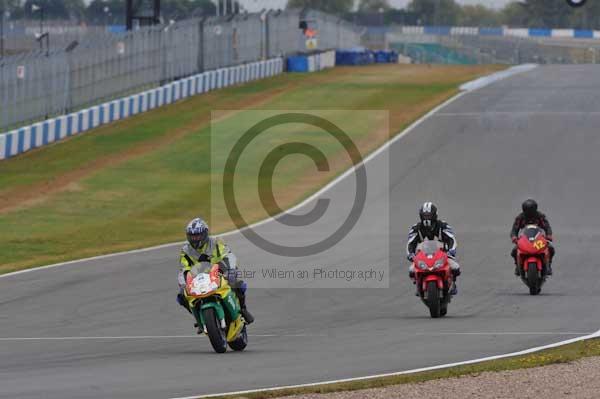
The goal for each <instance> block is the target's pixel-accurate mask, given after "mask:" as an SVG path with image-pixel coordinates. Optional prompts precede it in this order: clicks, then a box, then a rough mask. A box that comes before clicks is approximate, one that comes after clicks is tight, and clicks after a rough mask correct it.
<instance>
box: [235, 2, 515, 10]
mask: <svg viewBox="0 0 600 399" xmlns="http://www.w3.org/2000/svg"><path fill="white" fill-rule="evenodd" d="M324 1H327V0H324ZM510 1H511V0H456V2H457V3H461V4H484V5H486V6H488V7H494V8H501V7H502V6H504V5H505V4H506V3H509V2H510ZM389 2H390V4H391V5H392V6H394V7H398V8H401V7H404V6H406V5H407V4H408V3H409V2H410V0H389ZM240 3H242V4H244V5H245V7H246V9H248V11H258V10H262V9H263V8H284V7H285V5H286V3H287V0H240Z"/></svg>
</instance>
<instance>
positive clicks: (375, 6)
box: [358, 0, 392, 12]
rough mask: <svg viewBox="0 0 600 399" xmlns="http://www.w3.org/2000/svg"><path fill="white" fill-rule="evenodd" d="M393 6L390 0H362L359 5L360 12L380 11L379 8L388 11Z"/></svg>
mask: <svg viewBox="0 0 600 399" xmlns="http://www.w3.org/2000/svg"><path fill="white" fill-rule="evenodd" d="M391 8H392V7H391V6H390V3H389V2H388V0H361V1H360V4H359V5H358V12H379V10H383V11H388V10H390V9H391Z"/></svg>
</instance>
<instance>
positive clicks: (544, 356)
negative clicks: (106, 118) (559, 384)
mask: <svg viewBox="0 0 600 399" xmlns="http://www.w3.org/2000/svg"><path fill="white" fill-rule="evenodd" d="M591 356H600V339H590V340H585V341H579V342H576V343H573V344H569V345H564V346H560V347H557V348H552V349H547V350H544V351H540V352H536V353H532V354H529V355H524V356H515V357H509V358H505V359H499V360H491V361H486V362H482V363H476V364H471V365H466V366H457V367H451V368H447V369H440V370H435V371H427V372H421V373H414V374H404V375H398V376H392V377H383V378H373V379H367V380H361V381H353V382H343V383H335V384H323V385H317V386H312V387H303V388H290V389H281V390H272V391H264V392H256V393H247V394H243V395H224V396H219V397H218V398H222V399H225V398H248V399H267V398H279V397H285V396H291V395H307V394H320V393H332V392H342V391H357V390H363V389H370V388H382V387H387V386H391V385H401V384H411V383H419V382H424V381H431V380H438V379H444V378H453V377H460V376H467V375H477V374H480V373H484V372H497V371H506V370H517V369H523V368H532V367H541V366H548V365H551V364H558V363H568V362H573V361H575V360H578V359H581V358H584V357H591Z"/></svg>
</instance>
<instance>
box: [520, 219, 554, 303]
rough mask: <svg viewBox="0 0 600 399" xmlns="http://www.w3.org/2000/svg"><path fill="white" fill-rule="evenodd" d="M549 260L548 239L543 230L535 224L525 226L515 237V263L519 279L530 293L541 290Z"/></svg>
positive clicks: (535, 293)
mask: <svg viewBox="0 0 600 399" xmlns="http://www.w3.org/2000/svg"><path fill="white" fill-rule="evenodd" d="M549 260H550V252H549V250H548V239H547V238H546V233H545V232H544V230H542V229H541V228H540V227H538V226H536V225H528V226H525V228H523V229H522V230H521V231H520V232H519V237H518V239H517V263H518V265H519V270H520V274H521V280H523V282H524V283H525V285H526V286H528V287H529V293H530V294H531V295H537V294H539V293H540V292H541V291H542V285H543V284H544V283H545V282H546V277H547V274H546V267H547V265H548V261H549Z"/></svg>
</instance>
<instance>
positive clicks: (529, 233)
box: [521, 225, 544, 241]
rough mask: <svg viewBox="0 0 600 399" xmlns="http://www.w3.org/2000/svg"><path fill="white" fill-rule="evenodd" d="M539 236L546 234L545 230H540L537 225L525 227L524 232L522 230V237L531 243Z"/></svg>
mask: <svg viewBox="0 0 600 399" xmlns="http://www.w3.org/2000/svg"><path fill="white" fill-rule="evenodd" d="M539 234H542V235H543V234H544V230H542V229H540V228H539V227H538V226H536V225H529V226H525V228H523V230H521V235H522V236H525V237H527V239H529V241H533V240H535V239H536V237H537V236H538V235H539Z"/></svg>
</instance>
